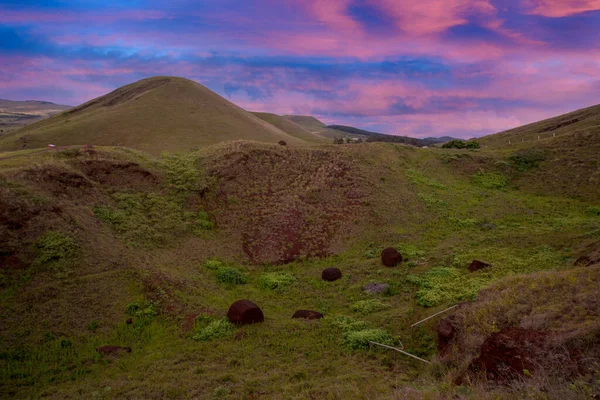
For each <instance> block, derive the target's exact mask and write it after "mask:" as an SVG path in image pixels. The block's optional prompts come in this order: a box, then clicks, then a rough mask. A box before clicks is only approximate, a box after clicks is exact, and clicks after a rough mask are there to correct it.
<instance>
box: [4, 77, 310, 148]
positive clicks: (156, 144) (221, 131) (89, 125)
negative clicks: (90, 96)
mask: <svg viewBox="0 0 600 400" xmlns="http://www.w3.org/2000/svg"><path fill="white" fill-rule="evenodd" d="M237 139H246V140H256V141H261V142H269V143H277V142H278V141H280V140H285V141H286V142H287V143H288V144H289V145H303V144H307V143H306V142H305V141H304V140H302V139H298V138H296V137H294V136H291V135H289V134H287V133H286V132H284V131H282V130H281V129H279V128H277V127H275V126H273V125H271V124H269V123H267V122H265V121H263V120H261V119H260V118H257V117H256V116H254V115H252V114H250V113H248V112H246V111H245V110H243V109H241V108H240V107H238V106H236V105H235V104H233V103H231V102H229V101H227V100H226V99H224V98H222V97H221V96H219V95H217V94H216V93H214V92H212V91H210V90H209V89H207V88H206V87H204V86H202V85H200V84H198V83H195V82H193V81H190V80H187V79H183V78H175V77H153V78H148V79H143V80H141V81H138V82H135V83H132V84H130V85H127V86H124V87H121V88H119V89H117V90H115V91H113V92H111V93H109V94H107V95H105V96H102V97H99V98H97V99H94V100H91V101H90V102H88V103H85V104H82V105H80V106H77V107H74V108H72V109H70V110H68V111H67V112H63V113H61V114H59V115H56V116H54V117H52V118H48V119H46V120H42V121H39V122H37V123H34V124H32V125H28V126H27V127H25V128H23V129H21V130H19V131H18V132H13V133H11V134H9V135H4V136H2V137H1V138H0V150H4V151H9V150H18V149H25V148H35V147H45V146H46V145H47V144H48V143H52V144H56V145H62V146H69V145H83V144H94V145H109V146H126V147H131V148H137V149H140V150H144V151H147V152H150V153H154V154H160V153H161V152H162V151H171V152H174V151H189V150H191V149H194V148H199V147H204V146H208V145H212V144H215V143H220V142H224V141H227V140H237Z"/></svg>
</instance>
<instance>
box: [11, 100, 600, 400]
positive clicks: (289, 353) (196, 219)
mask: <svg viewBox="0 0 600 400" xmlns="http://www.w3.org/2000/svg"><path fill="white" fill-rule="evenodd" d="M134 101H135V100H134ZM140 101H142V100H140ZM93 106H94V105H92V106H90V107H93ZM83 111H85V110H82V111H80V112H83ZM76 113H77V112H75V114H76ZM511 156H512V153H510V152H506V153H505V152H503V151H500V152H492V151H491V150H489V149H488V150H486V151H480V152H474V151H469V150H455V149H420V148H415V147H407V146H402V145H396V144H387V143H363V144H354V145H324V146H319V147H283V146H279V145H276V144H265V143H259V142H250V141H234V142H227V143H221V144H217V145H214V146H210V147H206V148H202V149H200V150H198V151H194V152H187V153H181V154H177V155H176V154H169V153H163V154H162V155H161V156H160V157H158V156H153V155H150V154H147V153H143V152H140V151H136V150H130V149H125V148H113V147H97V148H70V149H66V150H58V151H48V152H41V153H40V152H37V153H36V152H23V151H21V152H17V153H6V154H3V155H2V156H0V194H1V195H0V202H1V204H0V210H1V211H0V223H1V229H2V230H1V231H0V243H1V246H2V247H1V248H0V258H1V265H2V267H1V268H0V272H1V275H0V310H1V311H0V343H1V344H2V345H1V347H0V349H1V350H0V393H1V396H2V397H16V398H29V397H40V396H43V397H50V398H61V399H62V398H81V397H86V398H92V397H96V398H122V397H130V398H185V397H188V398H213V397H218V398H231V399H234V398H248V399H251V398H266V399H279V398H290V399H294V398H332V399H338V398H339V399H342V398H382V399H397V398H415V399H420V398H427V397H429V398H439V397H446V398H452V397H453V396H454V397H455V398H456V396H458V398H486V397H488V398H494V396H507V395H511V396H518V397H531V396H533V397H535V396H546V397H548V396H549V397H550V398H569V396H570V397H572V398H580V397H581V396H582V395H584V394H585V393H588V392H594V391H595V390H597V387H596V386H595V385H596V384H595V383H594V382H595V381H593V380H592V381H589V380H585V379H587V378H585V377H586V376H588V375H585V374H583V375H573V376H570V375H564V376H561V380H558V381H556V382H555V383H552V385H554V386H552V385H550V384H549V383H547V384H545V385H546V386H544V384H542V383H539V382H543V378H544V376H542V375H538V371H542V369H538V370H534V369H531V371H530V372H528V373H529V374H531V376H532V379H531V380H529V381H527V380H525V381H523V382H524V383H523V385H509V386H494V385H493V384H491V383H490V385H491V386H488V383H487V382H486V380H485V379H483V380H481V379H480V378H478V376H477V375H470V374H467V373H465V370H468V366H469V363H470V362H471V361H472V360H473V359H474V358H475V357H476V356H477V354H476V353H477V348H478V347H477V346H478V345H480V343H481V342H482V341H483V339H485V337H486V335H489V334H490V333H491V332H496V331H497V330H500V329H503V328H505V327H510V326H515V325H518V326H522V327H528V328H531V327H535V328H536V329H540V330H545V329H554V327H555V325H556V324H554V325H553V324H552V323H551V321H556V318H557V317H556V316H548V314H547V312H549V309H551V308H552V307H553V306H552V304H556V303H552V302H553V301H554V302H556V301H558V299H559V298H566V297H567V296H575V297H576V294H577V292H578V291H577V289H576V288H580V287H585V288H588V289H589V288H594V287H597V284H598V281H597V277H598V274H595V273H594V272H593V271H595V270H594V269H593V268H597V267H593V266H592V264H593V262H594V261H593V260H595V257H596V256H595V253H594V251H595V250H594V249H595V248H596V247H595V246H597V245H596V244H597V243H599V241H600V239H599V238H600V236H599V232H600V215H599V214H600V212H598V209H599V208H600V204H598V203H597V199H598V198H599V197H600V190H598V188H597V187H596V188H595V189H590V194H591V193H595V196H596V197H594V198H592V197H588V198H585V197H582V198H579V199H576V198H570V197H569V196H568V195H567V194H568V191H565V192H564V194H560V195H557V194H556V193H555V192H553V191H552V190H548V191H546V192H540V193H538V194H532V193H531V192H529V191H526V190H522V188H521V186H520V184H519V182H520V179H522V178H521V177H520V176H519V175H518V174H517V172H519V169H520V168H522V166H523V165H524V164H527V166H528V168H529V169H528V171H527V172H528V173H534V172H535V171H538V170H541V168H543V165H542V164H539V163H536V162H533V163H524V164H522V163H520V162H519V163H516V164H515V163H514V161H511V160H513V159H512V158H511ZM530 164H531V165H530ZM502 165H508V167H501V166H502ZM502 168H507V169H504V170H503V169H502ZM513 172H514V174H513ZM519 173H520V172H519ZM572 190H576V188H573V189H572ZM594 191H595V192H594ZM583 245H585V246H583ZM390 246H393V247H396V248H397V249H398V250H399V251H400V252H401V253H402V255H403V257H404V261H403V263H402V264H401V265H400V266H398V267H395V268H387V267H384V266H383V265H382V264H381V260H380V259H379V254H380V252H381V250H382V249H383V248H385V247H390ZM582 246H583V247H582ZM590 246H591V247H590ZM582 257H583V258H582ZM586 257H587V258H586ZM474 259H482V260H484V261H486V262H488V263H490V264H491V265H492V267H491V268H487V269H484V270H481V271H478V272H474V273H470V272H469V270H468V269H467V267H468V266H469V264H470V263H471V261H472V260H474ZM581 260H583V261H581ZM585 260H588V261H589V262H590V263H592V264H590V265H589V266H587V265H588V264H589V263H588V261H585ZM576 261H577V262H578V263H579V264H578V267H577V268H579V269H581V268H588V269H587V270H586V271H589V272H585V271H583V272H582V271H580V270H572V268H573V265H574V263H576ZM584 264H585V265H586V267H584V266H583V265H584ZM328 267H337V268H340V269H341V271H342V279H340V280H338V281H335V282H325V281H323V280H322V279H321V272H322V270H323V269H325V268H328ZM554 277H555V278H554ZM511 282H520V283H518V285H520V286H517V287H520V288H521V289H520V290H518V291H517V292H514V293H513V292H510V293H513V294H510V293H509V292H506V291H507V290H513V289H512V287H513V284H512V283H511ZM557 282H559V283H560V285H559V286H554V285H556V284H557ZM372 283H378V284H386V285H388V286H387V288H386V289H385V291H383V292H382V293H379V294H377V293H368V292H366V291H365V286H366V285H367V284H372ZM579 283H581V285H580V284H579ZM583 285H585V286H583ZM546 287H553V288H556V290H559V289H558V288H560V291H557V292H556V293H559V295H557V296H558V297H556V299H552V298H551V299H550V300H549V301H548V302H546V303H545V304H543V298H542V297H539V296H535V295H534V293H537V292H535V291H534V290H537V291H539V293H546V291H545V290H546V289H544V288H546ZM485 289H487V290H488V291H487V292H485V293H489V294H485V296H482V297H481V298H480V296H479V293H480V291H482V290H485ZM588 289H585V291H581V292H580V293H581V295H582V296H587V297H586V299H589V303H586V305H585V306H583V305H581V306H582V307H585V308H584V309H582V308H581V307H580V304H579V300H577V299H576V298H575V297H574V300H573V305H572V307H571V308H563V309H561V310H560V314H561V315H565V316H566V317H565V318H564V319H562V320H561V321H563V326H562V327H561V332H565V331H568V330H569V329H570V328H572V329H573V330H579V332H580V334H578V335H575V336H573V337H574V338H578V339H577V340H579V342H577V343H579V344H577V345H576V346H575V345H573V346H574V347H573V348H574V349H578V351H586V352H588V351H589V352H590V354H595V353H593V352H594V351H596V350H594V349H596V347H594V346H595V344H594V343H597V342H593V341H589V340H588V341H585V340H584V339H585V338H589V337H593V334H594V332H595V331H594V329H595V328H594V327H596V326H598V323H600V320H599V319H598V318H599V317H598V315H600V313H598V312H596V311H597V308H594V307H596V305H595V304H596V303H593V302H591V299H592V298H593V297H590V296H588V295H589V293H590V292H589V291H588ZM527 290H532V292H531V293H532V294H531V295H529V294H528V295H524V293H526V292H527ZM549 290H550V289H549ZM552 290H554V289H552ZM590 290H591V289H590ZM493 293H498V294H497V295H494V294H493ZM519 295H523V296H522V300H523V305H521V306H519V307H513V306H512V305H511V304H512V303H509V299H514V298H516V297H518V296H519ZM239 299H250V300H252V301H253V302H255V303H256V304H258V305H259V306H260V307H261V309H262V310H263V312H264V314H265V321H264V322H263V323H260V324H254V325H249V326H243V327H236V326H233V325H231V324H229V323H228V322H227V321H226V320H225V319H224V318H225V315H226V313H227V310H228V307H229V306H230V305H231V304H232V303H233V302H234V301H236V300H239ZM511 301H513V300H511ZM534 301H535V305H534V303H533V302H534ZM586 301H588V300H586ZM457 303H465V305H464V306H461V308H459V312H457V315H459V316H461V318H462V319H461V321H462V323H461V325H460V327H459V328H460V333H459V334H458V336H457V338H458V339H457V340H459V339H460V341H459V342H457V343H467V344H468V345H465V346H463V347H462V348H459V349H458V350H456V351H460V352H461V353H453V354H456V355H457V357H458V360H459V361H453V359H450V360H449V361H448V360H445V359H443V357H441V356H439V355H438V354H439V353H438V347H437V345H438V344H437V323H438V322H439V318H435V319H432V320H429V321H428V322H425V323H423V324H421V325H419V326H418V327H416V328H411V327H410V325H411V324H412V323H414V322H417V321H419V320H421V319H423V318H425V317H427V316H429V315H431V314H433V313H435V312H437V311H441V310H443V309H445V308H446V307H448V306H451V305H455V304H457ZM528 304H531V305H532V306H531V307H529V306H528ZM557 306H558V304H557ZM471 307H473V308H471ZM498 307H504V308H498ZM532 307H533V308H532ZM298 309H308V310H315V311H318V312H320V313H322V314H324V316H325V317H324V318H323V319H321V320H312V321H307V320H294V319H291V316H292V314H293V313H294V312H295V311H296V310H298ZM469 310H473V311H469ZM486 310H487V311H486ZM511 312H512V314H511ZM553 315H555V314H553ZM528 316H529V317H528ZM501 317H502V318H501ZM546 317H547V319H544V318H546ZM130 318H131V324H129V323H127V320H128V319H130ZM457 318H458V317H457ZM532 320H536V321H542V322H539V323H537V325H531V321H532ZM543 321H548V322H543ZM528 324H529V325H528ZM590 335H592V336H590ZM565 338H566V337H565ZM566 339H568V338H566ZM566 339H565V340H566ZM370 340H371V341H376V342H379V343H384V344H389V345H392V346H396V347H402V348H403V349H404V350H405V351H408V352H410V353H411V354H414V355H417V356H419V357H422V358H425V359H427V360H430V361H432V362H433V364H432V365H430V366H428V365H426V364H424V363H422V362H420V361H417V360H414V359H411V358H408V357H405V356H404V355H402V354H399V353H396V352H393V351H388V350H382V349H375V348H370V347H371V346H370V345H369V341H370ZM567 342H568V343H569V345H570V343H571V342H569V341H568V340H567ZM105 345H112V346H127V347H129V348H131V353H123V354H120V355H118V356H102V355H100V354H99V353H98V352H97V351H96V350H95V349H96V348H98V347H100V346H105ZM460 354H462V356H459V355H460ZM569 365H570V364H569ZM349 366H351V368H349ZM581 366H582V368H583V367H585V368H589V367H593V365H590V364H581ZM574 368H575V370H577V366H576V365H575V367H574ZM540 373H541V372H540ZM586 374H587V372H586ZM589 374H591V375H589V376H591V377H593V376H595V375H593V374H594V373H593V371H592V372H589ZM580 376H581V377H583V378H581V377H580ZM459 378H460V379H462V381H461V382H459V383H458V384H456V385H454V384H452V383H451V382H452V381H456V382H458V381H457V379H459ZM538 378H539V379H538ZM524 379H527V378H524ZM538 380H539V382H538ZM365 382H369V384H368V385H365V384H364V383H365ZM528 382H529V383H528ZM548 382H549V381H548ZM552 382H554V381H552ZM590 382H591V383H590ZM549 385H550V386H549ZM549 388H550V389H552V390H554V389H555V388H560V391H556V393H558V395H557V396H554V395H553V394H552V393H554V392H553V391H552V390H550V391H548V390H549ZM557 390H558V389H557ZM549 393H550V394H549ZM594 393H595V392H594Z"/></svg>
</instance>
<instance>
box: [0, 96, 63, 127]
mask: <svg viewBox="0 0 600 400" xmlns="http://www.w3.org/2000/svg"><path fill="white" fill-rule="evenodd" d="M69 108H71V106H64V105H61V104H54V103H50V102H48V101H35V100H28V101H11V100H3V99H0V135H3V134H6V133H9V132H12V131H14V130H16V129H19V128H22V127H23V126H24V125H28V124H32V123H34V122H36V121H39V120H41V119H44V118H48V117H50V116H52V115H55V114H58V113H60V112H62V111H64V110H67V109H69Z"/></svg>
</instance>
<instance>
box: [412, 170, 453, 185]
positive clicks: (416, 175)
mask: <svg viewBox="0 0 600 400" xmlns="http://www.w3.org/2000/svg"><path fill="white" fill-rule="evenodd" d="M406 176H407V177H408V179H410V181H411V182H412V183H414V184H423V185H427V186H431V187H434V188H437V189H446V188H447V187H446V186H444V185H442V184H441V183H439V182H437V181H436V180H435V179H432V178H430V177H428V176H426V175H425V174H423V173H421V172H420V171H417V170H416V169H412V168H410V169H407V170H406Z"/></svg>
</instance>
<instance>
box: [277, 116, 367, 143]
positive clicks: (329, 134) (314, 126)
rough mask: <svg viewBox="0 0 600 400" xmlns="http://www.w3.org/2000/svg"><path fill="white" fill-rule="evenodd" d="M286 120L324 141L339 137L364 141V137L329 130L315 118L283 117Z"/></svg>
mask: <svg viewBox="0 0 600 400" xmlns="http://www.w3.org/2000/svg"><path fill="white" fill-rule="evenodd" d="M283 117H284V118H286V119H289V120H290V121H292V122H294V123H296V124H298V125H300V126H301V127H303V128H304V129H306V130H307V131H310V132H312V133H314V134H316V135H318V136H320V137H323V138H326V139H337V138H341V137H353V138H361V139H364V138H366V136H363V135H355V134H352V133H346V132H340V131H336V130H335V129H329V128H328V127H327V125H325V124H324V123H322V122H321V121H319V120H318V119H316V118H315V117H311V116H307V115H284V116H283Z"/></svg>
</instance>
